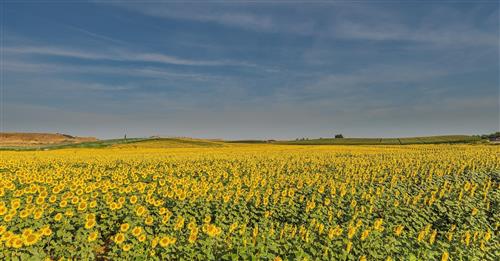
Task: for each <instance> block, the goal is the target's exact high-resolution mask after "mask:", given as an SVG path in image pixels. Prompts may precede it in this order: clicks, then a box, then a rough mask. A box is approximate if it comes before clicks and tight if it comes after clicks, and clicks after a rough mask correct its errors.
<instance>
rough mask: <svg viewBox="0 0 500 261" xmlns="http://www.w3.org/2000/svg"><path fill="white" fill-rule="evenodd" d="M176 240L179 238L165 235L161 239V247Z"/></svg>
mask: <svg viewBox="0 0 500 261" xmlns="http://www.w3.org/2000/svg"><path fill="white" fill-rule="evenodd" d="M175 241H177V239H175V238H174V237H169V236H165V237H162V238H161V239H160V242H159V243H160V246H161V247H168V246H169V245H171V244H174V243H175Z"/></svg>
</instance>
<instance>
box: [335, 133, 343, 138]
mask: <svg viewBox="0 0 500 261" xmlns="http://www.w3.org/2000/svg"><path fill="white" fill-rule="evenodd" d="M343 138H344V135H342V134H335V139H343Z"/></svg>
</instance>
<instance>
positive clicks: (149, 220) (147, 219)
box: [144, 216, 154, 226]
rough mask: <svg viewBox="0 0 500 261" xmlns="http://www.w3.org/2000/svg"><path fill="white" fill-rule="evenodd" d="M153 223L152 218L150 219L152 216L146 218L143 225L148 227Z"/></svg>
mask: <svg viewBox="0 0 500 261" xmlns="http://www.w3.org/2000/svg"><path fill="white" fill-rule="evenodd" d="M153 222H154V219H153V217H152V216H148V217H147V218H146V220H145V221H144V223H145V224H146V225H148V226H151V225H153Z"/></svg>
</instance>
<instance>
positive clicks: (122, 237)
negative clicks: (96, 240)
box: [115, 233, 125, 245]
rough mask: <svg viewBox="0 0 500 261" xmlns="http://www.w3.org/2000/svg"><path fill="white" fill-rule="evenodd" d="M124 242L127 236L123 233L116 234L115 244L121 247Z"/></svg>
mask: <svg viewBox="0 0 500 261" xmlns="http://www.w3.org/2000/svg"><path fill="white" fill-rule="evenodd" d="M123 241H125V234H123V233H118V234H116V236H115V243H116V244H118V245H119V244H121V243H123Z"/></svg>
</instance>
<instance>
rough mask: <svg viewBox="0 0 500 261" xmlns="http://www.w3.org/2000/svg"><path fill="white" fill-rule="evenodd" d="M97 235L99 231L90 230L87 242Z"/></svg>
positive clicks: (93, 239)
mask: <svg viewBox="0 0 500 261" xmlns="http://www.w3.org/2000/svg"><path fill="white" fill-rule="evenodd" d="M98 236H99V233H97V232H95V231H93V232H90V234H89V236H88V237H87V240H88V241H89V242H93V241H95V240H96V239H97V237H98Z"/></svg>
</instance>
